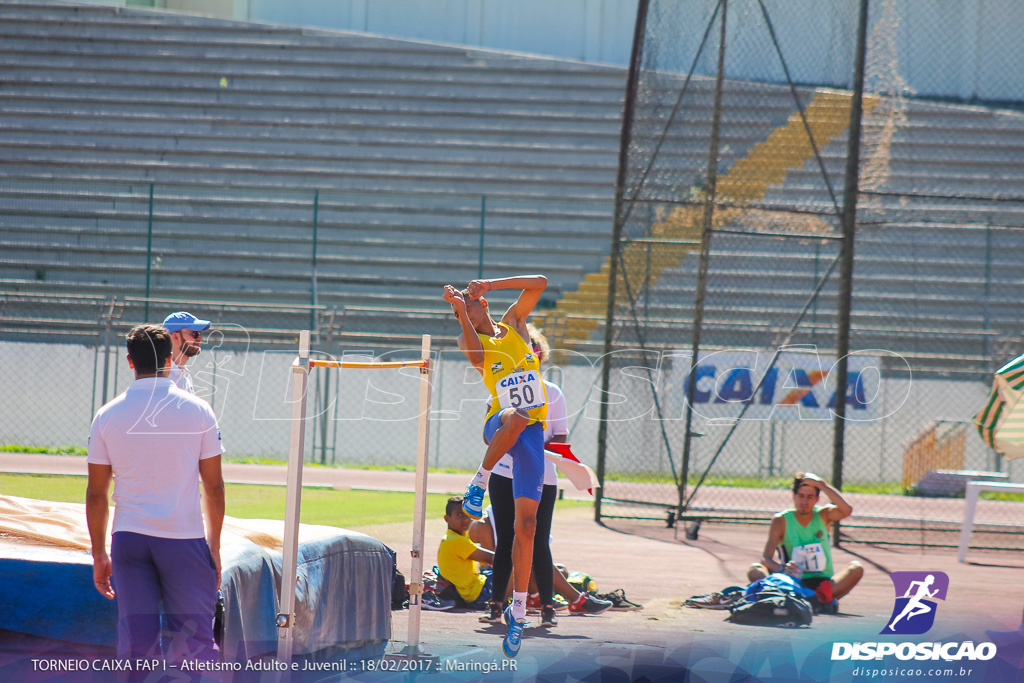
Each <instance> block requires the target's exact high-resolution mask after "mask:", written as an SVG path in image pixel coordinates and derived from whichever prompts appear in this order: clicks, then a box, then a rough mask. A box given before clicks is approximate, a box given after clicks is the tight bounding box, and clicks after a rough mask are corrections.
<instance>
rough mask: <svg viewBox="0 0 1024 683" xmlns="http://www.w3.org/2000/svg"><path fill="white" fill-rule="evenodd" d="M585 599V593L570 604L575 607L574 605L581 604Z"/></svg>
mask: <svg viewBox="0 0 1024 683" xmlns="http://www.w3.org/2000/svg"><path fill="white" fill-rule="evenodd" d="M586 597H587V594H586V593H580V594H579V597H577V598H576V599H575V600H573V601H572V604H574V605H575V604H578V603H581V602H583V601H584V600H585V599H586Z"/></svg>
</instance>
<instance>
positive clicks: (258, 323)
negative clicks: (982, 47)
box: [0, 0, 1024, 373]
mask: <svg viewBox="0 0 1024 683" xmlns="http://www.w3.org/2000/svg"><path fill="white" fill-rule="evenodd" d="M0 67H2V69H0V89H2V90H3V93H4V95H3V97H2V98H0V120H2V121H3V125H2V126H0V156H2V158H3V160H4V163H3V164H2V166H0V290H2V291H3V305H4V311H5V316H7V318H8V320H9V321H21V322H19V323H18V324H19V325H21V326H22V329H24V330H33V329H50V328H52V327H54V326H59V325H61V324H64V325H65V326H66V325H70V324H71V323H72V322H73V318H74V316H75V315H79V316H80V317H82V320H81V321H80V322H82V326H83V328H84V326H85V325H86V323H88V324H89V325H95V320H96V315H97V311H98V310H99V308H101V307H102V302H106V301H107V300H109V299H110V298H111V297H118V298H120V299H124V298H125V297H128V298H136V299H137V298H139V297H142V296H144V295H145V293H146V291H147V290H146V287H147V284H148V285H149V287H150V289H149V292H150V295H151V296H152V297H155V298H159V299H162V300H166V301H182V302H190V301H201V302H211V301H219V302H226V303H225V304H223V305H221V306H220V309H219V310H222V311H224V310H228V309H229V308H230V310H231V315H233V316H235V320H236V322H238V324H245V325H251V326H253V327H254V328H261V329H263V328H266V329H268V330H269V329H271V328H274V329H279V330H286V329H296V327H301V326H305V325H307V324H308V323H307V321H308V320H309V306H311V305H313V304H314V303H315V304H316V306H318V307H319V310H332V309H334V310H338V311H341V315H342V316H343V317H344V321H345V322H344V324H343V325H342V331H341V334H342V336H343V337H346V338H349V339H352V340H359V341H365V340H368V339H372V338H374V336H377V335H381V334H389V335H393V336H394V337H395V338H413V337H414V336H415V335H416V334H419V333H421V332H429V333H431V334H434V335H438V336H441V337H444V338H446V339H448V340H449V341H450V337H451V334H452V332H453V329H452V325H451V322H450V318H449V315H448V311H447V308H446V307H445V306H444V304H443V302H441V301H440V298H439V296H438V293H439V291H440V286H441V285H442V284H444V283H446V282H465V281H468V280H469V279H472V278H474V277H476V276H477V273H478V269H480V268H482V269H483V272H485V273H486V274H487V275H491V276H500V275H509V274H514V273H517V272H522V271H524V270H529V271H539V272H544V273H545V274H547V275H548V277H549V281H550V287H549V291H548V292H547V294H546V295H545V299H544V300H543V301H542V308H543V309H551V310H552V311H553V312H554V314H556V315H555V318H552V319H551V321H552V323H553V324H554V327H559V326H560V330H561V331H560V332H559V333H558V335H556V336H557V337H558V340H557V341H559V342H562V343H565V344H567V345H568V344H572V345H575V346H576V347H577V348H580V349H584V350H592V351H593V350H598V349H599V348H600V340H601V339H602V338H603V333H602V332H601V330H600V329H599V326H600V323H601V322H603V317H604V303H603V297H602V296H601V291H602V288H606V287H607V273H606V272H605V271H606V270H607V261H608V254H609V244H608V242H609V235H610V231H611V223H612V210H613V198H614V187H613V184H614V180H615V172H616V164H617V147H618V141H619V129H620V118H621V108H622V98H623V90H624V86H625V71H624V70H623V69H621V68H617V67H610V66H601V65H593V64H582V63H577V62H570V61H562V60H554V59H546V58H532V57H529V56H523V55H513V54H505V53H499V52H491V51H484V50H476V49H467V48H461V47H455V46H445V45H436V44H425V43H416V42H411V41H403V40H397V39H390V38H384V37H379V36H369V35H363V34H354V33H343V32H328V31H317V30H311V29H297V28H288V27H280V26H274V25H268V24H258V23H245V22H232V21H225V20H217V19H211V18H203V17H190V16H184V15H176V14H169V13H161V12H153V11H143V10H134V9H124V8H111V7H102V6H96V5H75V4H70V3H56V2H45V3H44V2H13V1H11V0H3V1H0ZM727 87H728V88H729V89H730V91H731V92H732V93H733V94H754V93H756V94H758V95H759V96H760V99H759V100H754V99H753V98H750V97H729V98H727V103H730V104H728V106H729V107H733V109H731V110H727V111H726V117H725V123H724V126H723V130H722V135H723V143H724V146H723V153H722V158H721V164H722V167H723V169H730V168H738V167H740V166H742V163H747V162H749V163H750V164H752V165H758V163H755V162H753V161H750V160H752V159H755V158H756V157H757V155H758V153H759V152H758V151H757V150H758V144H759V143H762V142H763V141H766V140H770V139H771V137H772V136H773V135H774V134H775V133H778V132H779V131H781V130H782V129H783V128H784V127H785V126H786V125H787V120H789V121H790V122H792V120H793V111H794V106H793V103H792V100H791V98H790V94H789V91H788V89H786V88H781V87H775V86H766V85H763V84H744V83H739V82H729V83H728V86H727ZM692 88H693V96H692V101H691V102H689V104H688V108H687V110H686V111H685V112H684V113H683V114H682V116H681V118H680V122H679V124H678V125H677V126H676V128H675V129H674V130H673V133H672V136H670V138H669V140H668V141H667V143H666V146H665V148H664V150H663V154H664V155H665V157H666V158H667V159H668V161H666V162H665V163H666V164H667V165H669V166H671V167H672V168H673V169H674V174H675V176H676V177H681V176H686V175H687V174H690V175H692V176H693V177H694V178H697V177H699V176H700V174H701V170H702V168H703V166H704V164H705V163H706V158H707V150H706V129H707V121H708V117H709V116H710V85H709V83H708V82H707V81H706V80H701V79H696V80H694V81H693V83H692ZM803 92H804V93H805V94H806V95H807V97H808V100H810V98H811V97H812V96H813V95H815V92H814V91H811V90H805V91H803ZM820 94H821V95H822V99H823V101H825V102H828V101H829V98H831V99H832V100H841V99H843V97H842V96H838V95H835V94H829V93H824V92H822V93H820ZM672 95H673V93H672V91H671V89H666V91H665V93H664V96H665V98H666V101H669V100H670V99H671V97H672ZM903 106H904V111H903V112H902V116H903V119H902V122H901V124H900V127H899V129H898V131H897V133H896V134H895V136H894V137H893V139H892V142H891V145H889V147H887V149H886V154H887V156H886V159H885V168H886V175H885V177H884V178H883V179H882V180H881V181H877V182H874V183H873V184H871V185H870V189H873V190H874V191H877V192H901V191H910V190H912V191H914V192H930V193H933V194H936V195H939V194H943V193H945V194H948V195H960V196H965V195H970V194H972V193H982V192H983V193H985V194H1000V193H1003V194H1008V195H1017V196H1019V195H1020V194H1021V193H1020V192H1019V190H1018V188H1019V187H1020V182H1021V180H1022V179H1024V161H1022V160H1024V155H1022V154H1021V151H1024V115H1021V114H1020V113H1017V112H1013V111H1003V110H995V109H989V108H985V107H968V106H960V105H945V104H941V103H934V102H918V101H912V100H911V101H908V102H907V103H905V104H904V105H903ZM741 107H746V109H741ZM842 111H843V110H842V107H841V106H839V108H838V109H835V108H833V110H830V112H831V113H828V115H827V116H825V117H823V119H822V120H823V121H831V122H833V123H834V122H835V120H837V117H838V120H840V121H841V120H842V118H841V116H840V114H841V112H842ZM836 112H839V114H837V113H836ZM951 140H954V141H955V142H951ZM825 141H826V144H823V146H822V149H821V151H822V156H823V161H824V163H825V165H826V167H827V168H828V169H829V171H830V173H831V174H832V178H831V183H832V185H833V187H834V188H838V189H841V188H842V182H843V181H842V174H843V163H844V162H843V155H844V153H845V131H844V130H843V126H842V125H840V126H838V127H837V128H834V129H833V130H830V131H829V132H828V133H827V135H826V136H825ZM767 149H768V151H769V153H770V150H771V147H770V143H769V146H768V147H767ZM868 151H869V152H870V151H871V150H870V149H869V150H868ZM762 153H763V149H762ZM798 161H799V160H798ZM741 162H742V163H741ZM759 168H760V169H761V170H760V171H759V172H761V173H765V174H767V173H768V172H767V171H765V169H764V164H763V163H760V166H759ZM780 168H782V167H779V168H776V169H774V170H773V171H772V172H773V173H777V172H779V170H780ZM723 177H728V176H723ZM654 180H656V181H657V180H658V179H657V178H656V179H654ZM761 182H763V183H764V184H763V187H762V186H761V185H758V183H761ZM821 183H822V181H821V177H820V173H819V170H818V167H817V165H816V163H814V162H813V161H812V160H809V159H806V160H804V161H802V162H800V163H797V165H796V166H789V167H785V168H783V169H782V171H781V173H780V174H779V175H778V176H771V178H769V176H768V175H764V176H763V179H761V180H758V181H757V182H756V183H755V185H756V186H757V187H756V188H755V190H750V188H749V187H746V186H744V187H745V188H746V189H743V188H740V186H739V185H735V186H734V187H732V189H728V190H727V193H732V196H735V197H738V198H741V199H749V198H750V197H749V196H748V194H745V193H748V192H753V195H754V196H757V197H758V199H759V201H761V202H762V203H763V204H765V205H769V206H770V205H794V204H796V205H800V206H804V207H812V206H819V207H821V206H823V205H824V204H823V201H822V192H821ZM726 187H729V186H728V185H726ZM654 188H655V189H658V188H657V185H656V183H655V184H654ZM151 193H152V194H151ZM864 206H865V210H864V211H863V212H862V219H863V220H864V221H865V226H864V227H863V228H862V229H861V232H860V236H859V238H858V245H857V252H856V255H857V264H856V267H855V276H856V287H855V293H854V311H853V324H854V335H855V337H856V338H857V339H858V344H861V343H863V344H869V343H872V344H874V343H877V344H878V345H880V346H881V347H882V348H886V349H890V350H893V351H897V352H900V353H906V354H909V355H915V356H916V357H918V358H920V359H922V361H923V362H926V363H927V364H929V365H928V367H930V368H934V369H935V370H936V371H937V372H940V373H941V372H943V371H946V370H949V371H956V370H958V369H960V368H964V367H976V366H977V365H978V364H979V363H984V362H987V359H988V358H989V357H991V354H992V353H993V348H994V345H997V344H998V343H1000V340H1004V341H1005V339H1007V338H1019V336H1020V320H1021V319H1022V317H1024V316H1022V315H1021V307H1020V303H1019V296H1018V295H1017V292H1016V289H1017V288H1018V286H1019V283H1020V282H1021V280H1022V279H1024V265H1021V264H1022V263H1024V259H1022V258H1021V256H1022V251H1024V236H1022V231H1021V230H1018V229H1016V228H1018V227H1019V226H1021V225H1022V224H1024V223H1022V217H1024V204H1021V203H1013V202H1008V203H1004V204H998V205H993V204H992V203H991V202H990V203H987V204H986V203H982V202H972V201H964V200H955V201H954V200H951V199H940V198H935V199H929V200H925V199H918V200H913V201H907V200H905V199H900V198H895V197H891V196H888V195H881V194H880V195H877V196H867V197H866V198H865V200H864ZM873 207H874V208H873ZM878 207H886V208H887V210H889V209H892V210H895V211H897V212H898V215H899V221H895V222H894V221H892V220H890V221H889V223H888V224H887V225H885V226H884V227H873V226H872V225H871V223H870V221H871V218H872V217H873V216H874V215H875V214H873V213H872V211H873V210H875V213H876V214H877V213H878V211H877V209H878ZM890 218H891V214H890ZM666 224H667V223H666ZM314 226H315V240H316V241H315V249H316V254H315V258H316V260H315V273H316V275H315V282H316V285H315V295H314V287H313V248H314V241H313V240H314ZM716 227H722V228H736V227H742V228H744V229H750V226H749V225H747V224H744V225H742V226H740V225H739V224H738V223H736V221H735V220H734V218H733V217H732V216H730V215H725V217H724V218H723V220H722V221H720V222H719V223H718V224H716ZM826 233H827V234H821V235H820V236H819V237H814V236H813V235H812V236H810V237H809V238H808V239H803V240H795V239H790V240H780V239H771V238H769V237H764V238H762V237H757V238H742V239H740V238H731V237H728V236H722V237H719V236H716V237H715V241H714V243H713V249H712V261H711V263H712V266H711V272H710V277H709V295H708V311H707V314H706V315H707V319H706V324H707V325H708V329H709V333H708V336H707V337H706V340H708V343H710V344H712V345H716V346H725V345H742V346H745V347H749V346H759V347H763V346H770V345H772V344H773V343H777V342H778V341H779V339H780V338H781V334H782V332H784V331H785V330H786V329H788V327H789V325H790V324H791V322H792V320H793V319H794V317H795V315H796V313H797V312H798V311H799V310H800V309H801V308H802V307H803V305H804V303H805V301H806V298H807V296H808V294H809V293H810V291H811V289H812V288H813V286H814V282H815V280H816V278H817V277H819V276H820V274H821V273H822V272H824V270H825V268H827V267H828V264H829V263H830V261H831V260H832V259H833V258H834V256H835V254H836V252H837V249H838V244H837V243H836V241H835V240H834V239H830V238H831V237H834V231H832V232H829V231H827V230H826ZM696 236H697V234H696V233H695V232H694V231H693V230H692V225H691V226H690V229H688V228H686V227H685V226H684V227H683V228H678V227H675V228H671V229H670V228H664V229H663V230H661V232H660V233H657V234H656V235H655V237H659V238H664V239H667V240H669V241H674V242H675V243H676V244H675V245H674V246H666V245H665V244H660V243H659V244H653V245H652V246H651V247H649V248H650V249H652V250H654V251H653V253H655V255H656V257H658V258H660V259H661V260H660V261H659V262H657V263H655V268H654V272H653V273H652V277H651V282H652V286H651V289H650V291H649V292H647V293H645V295H644V309H643V315H644V316H645V320H646V321H647V329H648V332H647V334H646V342H647V343H650V344H654V345H667V346H686V345H688V340H689V333H690V330H689V322H688V321H689V320H690V319H691V318H692V314H693V294H694V289H695V279H696V278H695V273H696V265H697V263H696V255H695V250H694V248H693V247H694V245H695V241H694V240H695V237H696ZM481 241H483V243H484V245H485V249H484V251H483V257H482V258H481ZM640 248H641V249H642V248H643V245H640ZM147 258H148V259H149V260H148V261H147ZM602 272H604V275H602ZM147 276H148V279H147ZM836 296H837V295H836V287H835V284H834V282H833V283H829V284H828V285H826V287H825V288H824V290H823V294H822V297H821V299H820V300H819V301H818V303H817V304H816V305H815V306H814V308H813V311H812V314H811V317H810V318H809V319H807V321H806V322H805V325H804V327H803V328H802V329H801V337H800V339H801V340H802V341H808V340H814V341H818V340H820V341H821V343H822V344H824V345H826V346H831V344H832V340H833V339H834V325H835V301H836ZM47 297H50V299H48V298H47ZM75 297H82V298H81V299H77V300H78V301H79V302H80V303H82V302H85V301H86V300H88V301H89V302H91V303H89V305H88V306H85V305H84V304H83V305H82V306H80V307H79V309H76V308H75V307H74V306H72V305H70V304H69V303H68V302H73V301H76V298H75ZM496 298H497V299H498V301H499V302H500V301H503V299H501V298H500V297H496ZM47 301H50V302H51V304H52V306H51V308H52V310H49V309H47V308H46V307H47V306H48V305H50V304H47V303H46V302H47ZM256 302H260V303H266V304H268V305H274V306H278V307H279V308H278V309H277V315H275V316H270V318H272V319H273V322H268V317H267V316H266V315H263V316H261V315H260V314H259V313H258V312H257V311H256V310H255V309H252V308H249V307H251V306H252V305H253V304H254V303H256ZM573 302H575V303H573ZM570 304H571V305H570ZM232 305H234V308H231V306H232ZM94 306H95V308H94ZM288 307H291V308H288ZM214 308H216V307H214ZM286 309H287V310H288V311H289V312H288V313H287V314H286V313H285V310H286ZM76 310H80V311H86V312H85V313H76V312H75V311H76ZM127 310H129V311H133V312H134V313H132V315H136V314H137V312H138V310H139V309H138V308H137V303H132V304H131V305H130V306H127ZM54 311H56V312H54ZM396 312H400V313H401V314H400V315H396ZM558 316H561V318H560V319H559V318H558ZM567 320H568V321H575V322H573V323H572V324H568V323H566V322H565V321H567ZM47 321H49V322H47ZM628 328H629V326H628V325H623V332H622V334H623V335H624V337H623V339H624V340H628V339H629V335H630V334H631V333H630V331H629V329H628ZM565 335H568V336H565ZM573 335H575V336H573Z"/></svg>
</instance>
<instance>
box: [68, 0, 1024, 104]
mask: <svg viewBox="0 0 1024 683" xmlns="http://www.w3.org/2000/svg"><path fill="white" fill-rule="evenodd" d="M88 1H91V2H93V3H94V4H109V5H115V6H124V5H125V4H128V5H129V6H132V5H134V3H132V2H130V1H127V2H126V0H88ZM707 2H711V0H707ZM889 2H891V3H892V4H891V6H890V9H891V10H892V13H891V15H890V16H891V17H892V18H893V22H890V23H895V26H896V30H895V38H894V40H893V42H892V43H891V44H892V45H894V46H895V48H896V51H897V52H898V58H897V64H896V69H897V72H898V73H899V76H900V78H901V79H902V81H903V82H904V83H905V85H906V89H907V92H908V93H913V94H917V95H921V96H928V97H939V98H957V99H963V100H973V99H981V100H1004V101H1024V40H1021V39H1020V31H1019V27H1022V26H1024V2H1021V0H889ZM155 4H156V6H157V8H158V9H167V10H173V11H180V12H186V13H192V14H206V15H214V16H219V17H223V18H233V19H238V20H252V21H264V22H272V23H277V24H288V25H294V26H309V27H316V28H326V29H339V30H346V31H359V32H367V33H375V34H380V35H385V36H394V37H399V38H407V39H412V40H424V41H431V42H441V43H452V44H456V45H466V46H471V47H479V48H487V49H496V50H506V51H512V52H523V53H530V54H536V55H547V56H553V57H561V58H565V59H574V60H582V61H587V62H601V63H607V64H618V65H625V64H626V63H628V61H629V55H630V50H631V46H632V41H633V25H634V22H635V20H636V0H155ZM748 4H749V5H750V7H747V5H748ZM857 4H858V2H857V0H787V1H786V2H784V3H778V2H772V3H770V5H771V11H772V23H773V25H774V26H775V30H776V32H777V33H778V36H779V40H780V42H781V43H782V45H783V46H784V50H785V46H799V48H798V49H794V48H792V47H791V48H790V50H789V52H791V53H792V54H788V53H787V54H786V58H787V61H788V62H789V68H790V71H791V72H792V74H793V77H794V79H795V80H797V81H799V82H801V83H810V84H818V85H832V86H835V87H849V86H850V85H851V83H852V75H851V74H850V73H848V72H849V71H850V70H851V69H850V67H849V66H848V65H849V64H850V63H851V59H852V55H853V53H854V43H855V40H856V37H855V35H854V34H855V27H856V17H857ZM732 7H733V8H734V10H735V11H731V12H730V16H729V32H730V35H731V36H734V37H741V40H742V41H743V44H744V45H745V52H746V53H747V54H748V55H758V54H760V56H755V57H752V58H751V61H750V63H748V64H743V63H737V62H735V61H734V60H733V58H734V57H735V56H736V55H731V56H730V61H729V63H728V75H729V77H730V78H740V79H742V78H754V79H758V78H760V77H762V75H763V73H764V68H763V67H764V65H763V64H762V63H761V62H762V61H763V59H764V55H774V48H773V47H772V46H771V44H770V43H769V41H768V37H767V36H766V35H762V34H764V31H763V30H762V29H760V28H757V29H756V30H751V29H752V28H754V26H755V24H760V22H761V18H760V12H759V11H753V9H752V8H754V9H756V4H755V3H753V0H735V1H734V2H733V3H732ZM679 8H680V11H682V12H689V13H690V14H692V17H691V18H690V19H688V20H684V22H683V25H685V26H692V27H693V30H692V31H688V32H686V33H685V34H684V35H680V36H679V43H678V44H677V45H675V46H673V51H675V52H678V53H679V54H688V53H692V52H693V50H694V49H695V48H696V46H697V45H698V44H699V41H700V37H701V34H702V32H703V29H704V22H705V21H706V19H705V17H706V16H707V12H706V3H705V2H696V1H694V0H679ZM870 8H871V21H872V22H875V21H876V20H877V18H878V17H880V16H881V15H882V14H883V13H884V12H883V9H884V4H883V1H882V0H871V5H870ZM872 27H874V25H872ZM876 38H878V39H879V40H882V41H883V42H884V41H885V36H883V35H879V36H876ZM751 41H754V42H751ZM756 41H762V43H763V44H762V45H761V46H760V49H758V50H754V49H752V47H753V46H754V45H756ZM869 44H870V38H869ZM772 58H774V57H772ZM704 62H705V66H704V67H703V68H704V69H705V70H706V68H707V66H709V65H710V66H713V64H714V59H709V60H704Z"/></svg>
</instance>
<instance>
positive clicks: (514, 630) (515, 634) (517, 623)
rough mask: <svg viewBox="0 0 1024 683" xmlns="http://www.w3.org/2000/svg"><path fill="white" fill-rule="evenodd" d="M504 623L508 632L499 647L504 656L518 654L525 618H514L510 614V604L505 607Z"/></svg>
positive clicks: (521, 642) (510, 656)
mask: <svg viewBox="0 0 1024 683" xmlns="http://www.w3.org/2000/svg"><path fill="white" fill-rule="evenodd" d="M505 623H507V624H508V633H506V634H505V640H503V641H502V642H501V649H502V650H504V651H505V656H506V657H509V658H512V657H515V656H516V655H517V654H519V646H520V645H522V644H523V628H525V627H526V620H525V619H516V618H515V617H513V616H512V605H509V606H508V607H506V608H505Z"/></svg>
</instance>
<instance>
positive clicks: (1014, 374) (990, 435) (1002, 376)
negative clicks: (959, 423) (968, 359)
mask: <svg viewBox="0 0 1024 683" xmlns="http://www.w3.org/2000/svg"><path fill="white" fill-rule="evenodd" d="M1021 396H1024V356H1018V357H1017V358H1014V359H1013V360H1011V361H1010V362H1009V363H1007V364H1006V365H1004V366H1003V367H1001V368H999V369H998V370H996V375H995V380H994V381H993V382H992V391H991V392H989V395H988V400H987V401H986V402H985V405H984V407H983V408H982V409H981V410H979V411H978V414H977V415H975V416H974V424H976V425H977V426H978V433H979V434H981V438H982V440H983V441H984V442H985V443H987V444H988V445H989V446H991V447H992V448H994V449H995V450H996V452H998V453H1000V454H1002V456H1003V457H1004V458H1007V459H1010V460H1012V459H1014V458H1021V457H1024V401H1021V400H1020V399H1021Z"/></svg>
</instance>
